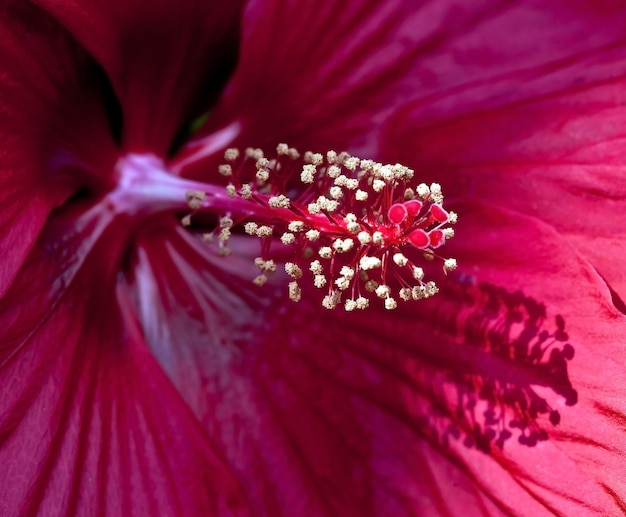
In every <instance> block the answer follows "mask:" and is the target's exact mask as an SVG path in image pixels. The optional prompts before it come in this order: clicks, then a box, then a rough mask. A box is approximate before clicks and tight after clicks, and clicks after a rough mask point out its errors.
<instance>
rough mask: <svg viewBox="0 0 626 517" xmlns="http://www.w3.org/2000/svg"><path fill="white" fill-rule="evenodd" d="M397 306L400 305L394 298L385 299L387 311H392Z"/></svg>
mask: <svg viewBox="0 0 626 517" xmlns="http://www.w3.org/2000/svg"><path fill="white" fill-rule="evenodd" d="M397 306H398V303H397V302H396V301H395V300H394V299H393V298H386V299H385V309H387V310H388V311H392V310H393V309H395V308H396V307H397Z"/></svg>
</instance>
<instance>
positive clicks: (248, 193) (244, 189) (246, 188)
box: [241, 183, 252, 199]
mask: <svg viewBox="0 0 626 517" xmlns="http://www.w3.org/2000/svg"><path fill="white" fill-rule="evenodd" d="M241 197H242V198H244V199H250V198H251V197H252V187H251V186H250V185H249V184H248V183H246V184H245V185H242V186H241Z"/></svg>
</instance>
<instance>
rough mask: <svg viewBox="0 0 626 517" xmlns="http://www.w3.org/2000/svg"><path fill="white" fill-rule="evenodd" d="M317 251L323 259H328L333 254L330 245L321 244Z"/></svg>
mask: <svg viewBox="0 0 626 517" xmlns="http://www.w3.org/2000/svg"><path fill="white" fill-rule="evenodd" d="M318 253H319V256H320V257H322V258H323V259H329V258H330V257H332V255H333V250H332V248H331V247H330V246H322V247H321V248H320V250H319V252H318Z"/></svg>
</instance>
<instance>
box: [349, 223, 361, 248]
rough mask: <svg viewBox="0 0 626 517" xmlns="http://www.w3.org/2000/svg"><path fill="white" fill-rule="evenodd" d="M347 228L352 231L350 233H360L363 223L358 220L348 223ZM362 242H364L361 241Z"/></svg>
mask: <svg viewBox="0 0 626 517" xmlns="http://www.w3.org/2000/svg"><path fill="white" fill-rule="evenodd" d="M346 229H347V230H348V231H349V232H350V233H359V230H361V225H360V224H359V223H356V222H351V223H348V224H347V225H346ZM359 242H360V241H359ZM361 244H362V243H361Z"/></svg>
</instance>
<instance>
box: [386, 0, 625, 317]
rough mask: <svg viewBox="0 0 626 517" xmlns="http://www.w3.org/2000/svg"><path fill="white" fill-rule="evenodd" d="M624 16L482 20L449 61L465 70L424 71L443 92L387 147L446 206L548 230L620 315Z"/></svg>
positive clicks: (562, 11)
mask: <svg viewBox="0 0 626 517" xmlns="http://www.w3.org/2000/svg"><path fill="white" fill-rule="evenodd" d="M625 14H626V10H625V8H624V5H623V4H622V3H620V2H610V1H604V2H599V3H591V2H582V3H577V4H575V5H573V4H572V3H571V2H551V3H550V6H546V5H544V4H542V5H539V4H537V6H536V7H533V6H532V5H530V4H528V3H523V4H519V5H518V6H517V7H515V8H510V9H506V10H504V11H502V13H501V15H500V16H498V17H497V18H492V17H488V18H485V19H483V20H482V22H481V23H479V24H477V25H476V26H475V27H474V29H473V30H472V31H469V32H465V33H463V36H462V37H460V38H458V40H457V41H455V40H452V41H449V42H447V45H446V46H445V47H443V48H442V49H441V52H444V51H445V52H446V53H448V54H449V55H456V56H466V59H463V60H456V61H454V62H447V65H445V66H443V64H444V63H445V62H444V61H443V60H441V59H440V60H439V61H437V62H436V64H437V63H438V64H439V66H440V68H431V69H430V70H428V65H427V63H424V65H423V66H424V70H423V72H422V73H424V74H426V73H427V71H430V73H431V74H432V75H433V76H434V77H435V78H436V85H437V86H436V88H433V89H430V90H429V89H424V90H422V91H421V98H420V99H418V100H417V101H415V102H414V103H413V104H412V105H411V106H410V107H407V109H405V110H402V111H401V112H398V113H397V114H396V116H394V117H392V118H390V120H389V122H388V125H387V131H386V136H385V137H384V140H385V142H386V144H387V151H386V153H385V154H386V155H387V156H389V157H390V158H391V157H393V159H394V160H405V161H407V162H408V164H409V165H410V166H412V167H414V168H415V169H416V170H422V171H428V175H429V179H434V180H437V181H440V182H441V183H442V184H443V187H444V192H445V193H447V194H448V195H452V196H454V195H462V196H465V195H467V194H468V193H469V194H471V195H473V196H475V197H476V198H481V199H486V200H490V201H492V202H494V203H499V204H503V205H505V206H508V207H510V208H512V209H515V210H518V211H520V212H522V213H525V214H529V215H532V216H533V217H537V218H539V219H542V220H543V221H546V222H547V223H548V224H550V225H552V226H553V227H554V228H555V229H556V230H557V231H558V232H559V234H560V235H562V236H564V237H566V238H567V241H568V242H569V243H570V244H571V245H573V246H574V248H575V249H576V251H577V252H578V253H581V254H583V255H584V256H585V257H586V258H587V259H588V260H589V261H590V262H591V263H592V264H593V265H594V267H595V268H596V269H597V270H598V271H599V273H600V274H601V275H602V276H603V277H604V278H605V280H606V281H607V282H608V284H609V285H610V287H611V289H612V290H613V292H614V302H615V304H616V306H617V307H620V310H622V312H626V306H625V305H624V302H623V300H624V299H626V273H625V270H624V268H623V266H622V257H623V256H624V255H625V254H626V232H625V231H624V225H623V224H622V218H621V214H622V213H624V212H625V211H626V204H625V201H626V181H625V180H624V175H623V173H622V170H621V168H622V166H623V155H624V152H623V150H624V139H625V138H626V126H625V124H624V120H625V119H626V109H625V108H624V93H623V92H624V82H625V80H626V52H625V48H626V38H625V37H624V34H625V33H626V17H625V16H624V15H625ZM521 26H523V27H524V29H523V30H516V27H521ZM581 33H584V34H587V35H589V37H587V38H580V34H581ZM537 41H541V47H540V50H538V49H537V47H536V45H535V43H534V42H537ZM513 57H514V58H513ZM520 85H523V87H520Z"/></svg>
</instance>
